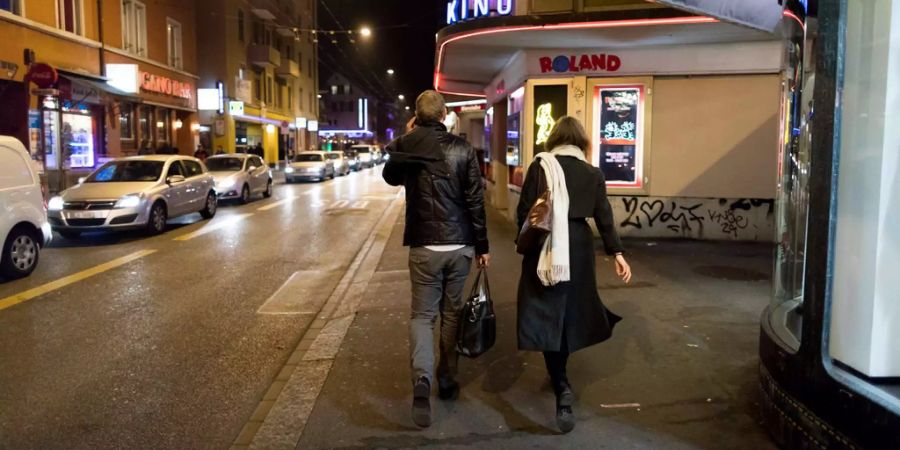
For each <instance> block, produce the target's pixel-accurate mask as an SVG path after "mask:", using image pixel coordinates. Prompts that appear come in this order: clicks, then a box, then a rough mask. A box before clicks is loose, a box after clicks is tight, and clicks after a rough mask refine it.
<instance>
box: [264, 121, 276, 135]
mask: <svg viewBox="0 0 900 450" xmlns="http://www.w3.org/2000/svg"><path fill="white" fill-rule="evenodd" d="M266 132H267V133H274V132H275V125H272V124H271V123H270V124H268V125H266Z"/></svg>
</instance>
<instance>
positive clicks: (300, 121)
mask: <svg viewBox="0 0 900 450" xmlns="http://www.w3.org/2000/svg"><path fill="white" fill-rule="evenodd" d="M306 122H307V121H306V117H298V118H297V120H296V121H295V124H296V125H297V128H299V129H301V130H305V129H306Z"/></svg>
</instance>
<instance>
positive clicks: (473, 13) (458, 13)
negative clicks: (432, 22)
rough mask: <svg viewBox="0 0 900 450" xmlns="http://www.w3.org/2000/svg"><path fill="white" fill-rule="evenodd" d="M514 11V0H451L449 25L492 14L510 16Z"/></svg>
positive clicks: (448, 4)
mask: <svg viewBox="0 0 900 450" xmlns="http://www.w3.org/2000/svg"><path fill="white" fill-rule="evenodd" d="M512 12H513V0H449V1H448V2H447V25H453V24H454V23H457V22H465V21H467V20H474V19H481V18H484V17H490V16H491V15H497V16H508V15H510V14H512Z"/></svg>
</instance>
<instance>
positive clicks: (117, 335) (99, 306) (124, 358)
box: [0, 169, 397, 449]
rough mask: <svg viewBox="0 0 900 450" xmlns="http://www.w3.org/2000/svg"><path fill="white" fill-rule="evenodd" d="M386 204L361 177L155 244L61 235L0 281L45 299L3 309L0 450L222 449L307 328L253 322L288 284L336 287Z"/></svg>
mask: <svg viewBox="0 0 900 450" xmlns="http://www.w3.org/2000/svg"><path fill="white" fill-rule="evenodd" d="M396 194H397V189H396V188H391V187H389V186H387V185H385V184H384V183H383V181H381V177H380V169H374V170H366V171H363V172H359V173H355V174H351V175H350V176H348V177H343V178H338V179H336V180H333V181H327V182H324V183H318V184H316V183H310V184H296V185H283V184H278V185H276V189H275V195H274V196H273V198H270V199H264V200H262V199H261V200H257V201H254V202H252V203H250V204H248V205H222V207H221V208H220V210H219V213H218V215H217V216H216V217H215V218H214V219H213V220H212V221H209V222H207V221H203V220H201V219H200V217H199V215H192V216H188V217H184V218H180V219H176V220H173V221H172V222H171V223H170V229H169V231H168V232H167V233H165V234H163V235H160V236H156V237H152V238H148V237H145V236H143V235H142V234H140V233H125V234H97V235H85V236H84V237H82V238H81V239H79V240H65V239H62V238H61V237H57V239H56V240H55V242H54V243H53V244H52V245H51V246H50V248H47V249H45V251H44V252H43V254H42V261H41V265H40V267H39V268H38V270H37V271H36V272H35V273H34V274H33V275H32V277H30V278H28V279H26V280H20V281H15V282H6V283H0V303H2V299H5V298H9V297H11V296H14V295H17V294H20V293H23V292H26V291H29V290H32V289H39V291H38V292H41V293H42V295H38V296H36V297H34V298H32V299H30V300H27V301H25V302H22V303H20V304H17V305H15V306H11V307H8V308H5V309H0V448H3V449H6V448H10V449H30V448H40V449H52V448H66V449H73V448H227V447H229V446H230V445H231V443H232V442H233V441H234V439H235V436H236V435H237V434H238V433H239V432H240V430H241V428H242V426H243V425H244V424H245V422H246V421H247V418H248V417H250V416H251V415H252V414H253V411H254V408H255V407H256V405H257V403H258V402H259V400H260V399H261V398H262V397H263V395H264V394H265V392H266V390H267V388H268V387H269V385H270V383H271V382H272V380H273V379H274V378H275V376H276V375H277V373H278V371H279V369H280V368H281V367H282V365H283V364H284V363H285V361H286V360H287V358H288V357H289V355H290V352H291V351H292V350H293V349H294V347H295V346H296V344H297V342H298V341H299V340H300V337H301V336H302V334H303V332H304V330H305V329H306V327H307V326H308V325H309V323H310V322H311V321H312V319H313V318H314V314H308V313H304V314H260V313H259V312H258V310H259V309H260V307H261V306H262V305H263V304H264V303H265V302H266V301H267V299H269V298H270V297H271V296H272V295H273V294H274V293H275V292H276V291H278V289H279V288H280V287H281V286H282V285H283V284H285V282H286V281H287V280H288V279H289V278H291V276H292V275H294V274H295V273H297V272H301V274H300V275H298V277H299V278H300V279H301V281H302V282H303V283H304V285H305V286H307V287H309V286H315V285H320V286H329V285H334V284H336V283H337V281H338V280H339V279H340V278H341V276H343V274H344V272H345V270H346V269H347V268H348V266H349V265H350V263H351V261H352V260H353V259H354V257H355V256H356V254H357V252H358V251H359V250H360V248H361V247H362V245H363V243H364V242H365V241H366V239H367V237H368V235H369V233H370V232H371V229H372V228H373V227H374V225H375V224H376V222H377V221H378V220H379V218H380V217H381V214H382V213H383V211H384V210H385V209H386V208H387V206H388V205H389V203H390V201H391V200H392V199H393V198H394V197H395V196H396ZM121 258H128V259H129V260H130V261H128V262H124V261H126V260H122V259H121ZM110 262H113V263H114V264H107V263H110ZM73 274H77V275H76V278H75V279H69V281H74V282H72V283H71V284H68V285H66V286H63V287H60V288H58V289H55V290H54V289H53V287H54V284H53V283H54V282H58V280H60V279H65V278H64V277H70V276H72V275H73ZM304 278H305V279H304ZM275 312H278V311H277V308H276V311H275Z"/></svg>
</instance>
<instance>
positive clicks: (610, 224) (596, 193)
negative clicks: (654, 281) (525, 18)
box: [517, 117, 631, 433]
mask: <svg viewBox="0 0 900 450" xmlns="http://www.w3.org/2000/svg"><path fill="white" fill-rule="evenodd" d="M588 145H589V140H588V137H587V134H586V133H585V132H584V128H583V127H582V126H581V124H580V123H579V122H578V120H577V119H575V118H572V117H563V118H561V119H559V121H557V122H556V124H555V125H554V126H553V129H552V130H551V132H550V136H549V138H548V139H547V141H546V144H545V146H546V148H548V149H551V150H550V152H545V153H541V154H540V155H538V156H537V157H536V160H535V162H534V163H533V164H532V165H531V167H530V168H529V169H528V174H527V175H526V178H525V184H524V186H523V187H522V195H521V198H520V201H519V206H518V211H517V213H518V223H519V229H520V230H521V229H522V225H523V224H524V223H525V221H526V219H527V218H528V213H529V211H530V210H531V208H532V206H533V205H534V204H535V202H536V201H537V200H538V198H539V197H540V196H541V194H542V193H543V191H544V189H546V188H547V187H549V188H550V190H551V193H552V194H551V198H552V202H551V208H552V210H553V220H552V231H551V233H550V236H549V237H548V239H547V243H546V244H545V245H544V246H543V248H542V249H540V250H534V251H532V252H528V253H527V254H526V255H525V258H524V260H523V261H522V276H521V278H520V279H519V293H518V297H519V298H518V340H519V349H521V350H531V351H540V352H543V353H544V362H545V364H546V366H547V372H548V374H549V375H550V380H551V382H552V384H553V390H554V392H555V394H556V423H557V426H559V429H560V430H561V431H562V432H564V433H568V432H569V431H571V430H572V429H573V428H575V414H574V412H573V411H572V405H573V403H574V400H575V395H574V394H573V393H572V387H571V385H570V384H569V380H568V378H567V377H566V363H567V362H568V358H569V355H570V354H571V353H573V352H575V351H577V350H580V349H582V348H585V347H588V346H591V345H594V344H597V343H600V342H603V341H605V340H607V339H609V338H610V336H612V329H613V326H614V325H615V324H616V322H618V321H620V320H621V318H620V317H619V316H617V315H615V314H613V313H611V312H610V311H608V310H607V309H606V308H605V307H604V306H603V303H602V302H601V301H600V296H599V295H598V294H597V280H596V276H595V258H594V235H593V232H592V231H591V228H590V226H589V225H588V223H587V221H586V219H587V218H588V217H593V218H594V221H595V222H596V224H597V228H598V229H599V230H600V235H601V237H602V239H603V246H604V248H605V250H606V253H607V254H608V255H614V256H615V266H616V274H617V275H618V276H619V277H620V278H622V280H623V281H625V282H626V283H628V282H629V281H631V268H630V267H629V266H628V263H627V262H626V261H625V258H624V256H622V254H623V252H624V249H623V248H622V243H621V241H620V240H619V236H618V234H617V233H616V228H615V220H614V218H613V212H612V207H611V206H610V204H609V200H608V199H607V197H606V179H605V177H604V176H603V172H601V171H600V169H598V168H596V167H593V166H591V165H590V164H588V162H587V161H586V160H585V156H584V152H585V151H586V150H587V148H588Z"/></svg>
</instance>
